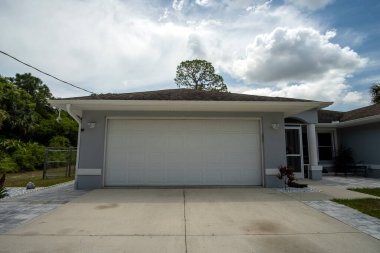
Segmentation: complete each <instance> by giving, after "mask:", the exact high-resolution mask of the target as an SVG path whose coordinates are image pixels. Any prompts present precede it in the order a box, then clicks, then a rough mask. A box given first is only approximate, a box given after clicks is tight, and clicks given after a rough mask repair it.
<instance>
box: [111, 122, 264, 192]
mask: <svg viewBox="0 0 380 253" xmlns="http://www.w3.org/2000/svg"><path fill="white" fill-rule="evenodd" d="M106 148H107V150H106V174H105V185H106V186H130V185H261V184H262V182H261V181H262V180H261V160H260V157H261V151H260V127H259V122H258V121H257V120H244V119H241V120H240V119H234V120H226V119H223V120H220V119H214V120H203V119H202V120H194V119H189V120H182V119H181V120H172V119H170V120H153V119H147V120H141V119H138V120H135V119H133V120H132V119H125V120H121V119H110V120H108V130H107V145H106Z"/></svg>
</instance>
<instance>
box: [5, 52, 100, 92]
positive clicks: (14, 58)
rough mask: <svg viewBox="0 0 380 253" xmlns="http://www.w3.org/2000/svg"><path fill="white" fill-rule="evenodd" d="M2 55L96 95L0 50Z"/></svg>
mask: <svg viewBox="0 0 380 253" xmlns="http://www.w3.org/2000/svg"><path fill="white" fill-rule="evenodd" d="M0 53H2V54H3V55H6V56H8V57H10V58H12V59H13V60H15V61H18V62H20V63H22V64H24V65H26V66H28V67H30V68H32V69H35V70H37V71H38V72H41V73H42V74H44V75H47V76H50V77H52V78H54V79H56V80H58V81H60V82H62V83H65V84H68V85H70V86H72V87H74V88H77V89H80V90H83V91H85V92H88V93H91V94H95V92H92V91H89V90H86V89H84V88H81V87H79V86H77V85H75V84H72V83H69V82H66V81H64V80H62V79H60V78H58V77H55V76H53V75H50V74H49V73H46V72H45V71H42V70H40V69H38V68H36V67H33V66H32V65H30V64H28V63H26V62H23V61H21V60H19V59H17V58H16V57H14V56H12V55H10V54H8V53H6V52H3V51H1V50H0Z"/></svg>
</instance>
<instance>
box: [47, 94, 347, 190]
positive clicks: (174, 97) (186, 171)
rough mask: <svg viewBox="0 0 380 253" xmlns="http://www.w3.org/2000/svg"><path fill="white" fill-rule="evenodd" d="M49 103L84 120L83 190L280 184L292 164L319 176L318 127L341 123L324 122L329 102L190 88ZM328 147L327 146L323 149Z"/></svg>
mask: <svg viewBox="0 0 380 253" xmlns="http://www.w3.org/2000/svg"><path fill="white" fill-rule="evenodd" d="M50 103H51V104H52V105H53V106H55V107H57V108H60V109H63V110H66V111H67V112H68V113H69V114H70V115H71V116H72V117H73V118H74V119H75V120H76V121H77V122H78V123H79V126H80V127H79V129H80V131H79V140H78V159H77V170H76V187H77V188H79V189H83V188H101V187H112V186H170V185H171V186H180V185H198V186H199V185H257V186H265V187H276V186H279V185H280V183H281V182H280V181H279V180H278V179H277V177H276V175H277V173H278V169H277V168H278V166H280V165H286V164H287V165H288V166H292V167H293V168H294V169H295V172H296V175H297V177H300V178H301V177H305V176H307V177H309V178H312V179H320V178H321V176H322V166H319V165H318V148H317V147H318V146H317V145H318V140H317V135H316V133H317V132H316V126H317V131H318V133H319V131H321V132H323V131H325V130H326V131H329V133H330V132H333V133H335V131H336V130H335V129H336V127H338V126H336V125H334V124H336V123H334V124H330V125H328V126H327V125H326V127H324V125H323V126H322V124H320V123H319V122H318V111H319V110H320V109H322V108H324V107H327V106H329V105H331V104H332V103H331V102H319V101H310V100H303V99H291V98H281V97H265V96H254V95H244V94H234V93H220V92H209V91H196V90H190V89H172V90H160V91H149V92H136V93H125V94H101V95H91V96H87V97H77V98H67V99H55V100H50ZM332 114H334V112H332ZM337 114H339V113H337ZM334 119H335V118H334ZM342 124H343V123H342ZM338 125H339V124H338ZM321 136H322V135H321ZM320 138H321V140H322V139H323V138H324V137H320ZM331 138H333V137H331ZM334 138H335V135H334ZM320 142H321V141H320ZM320 144H321V143H320ZM328 147H329V146H328V145H327V144H326V147H325V146H322V145H321V146H319V150H320V152H325V149H327V148H328ZM333 149H334V147H333Z"/></svg>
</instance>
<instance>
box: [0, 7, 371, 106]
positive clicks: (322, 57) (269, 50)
mask: <svg viewBox="0 0 380 253" xmlns="http://www.w3.org/2000/svg"><path fill="white" fill-rule="evenodd" d="M204 6H207V8H204ZM47 16H48V17H49V19H48V22H47V18H46V17H47ZM279 27H287V28H279ZM320 30H321V28H320V27H319V25H318V21H316V20H314V19H313V18H310V16H309V15H305V14H303V12H302V11H301V10H300V9H298V8H294V7H293V6H292V5H287V4H285V5H282V6H278V5H275V6H272V5H271V1H266V0H255V1H253V0H222V1H212V0H209V1H206V0H203V1H201V0H198V1H197V2H195V1H188V0H174V1H170V2H169V3H166V4H162V2H161V1H150V0H140V1H128V2H127V1H121V0H109V1H104V0H93V1H77V0H66V1H58V0H41V1H36V2H35V1H33V2H32V1H27V0H25V1H24V0H18V1H12V0H4V1H0V32H1V34H2V35H4V36H2V38H1V40H0V48H1V49H3V50H5V51H8V52H9V53H11V54H13V55H15V56H18V57H19V58H21V59H24V60H25V61H27V62H30V63H32V64H33V65H36V66H38V67H40V68H41V69H43V70H46V71H47V72H49V73H52V74H55V75H57V76H59V77H61V78H62V79H65V80H67V81H70V82H73V83H75V84H78V85H81V86H83V87H84V88H88V89H90V90H94V91H95V92H127V91H137V90H154V89H162V88H174V87H176V86H175V84H174V82H173V79H174V77H175V70H176V66H177V65H178V64H179V63H180V62H181V61H183V60H187V59H192V58H202V59H205V60H208V61H210V62H212V63H213V65H214V66H215V68H216V69H217V70H218V71H219V72H222V73H223V74H224V73H229V74H231V75H232V77H238V78H242V79H244V80H245V81H246V83H245V84H244V85H243V86H242V87H240V88H239V87H236V86H234V84H233V83H234V81H231V82H230V83H229V84H230V87H229V88H230V89H231V90H237V89H240V90H239V91H241V92H244V91H246V92H249V91H250V92H257V93H258V94H261V95H278V96H280V95H281V96H291V97H300V98H303V97H304V98H311V99H317V98H320V99H324V100H335V99H339V100H340V101H342V103H351V101H355V96H354V95H355V94H350V95H347V94H348V93H349V92H353V90H352V89H351V87H349V86H348V85H347V83H346V77H347V76H348V75H349V74H351V73H353V72H354V71H355V70H356V69H357V68H359V67H360V66H362V65H363V64H364V63H365V60H364V59H362V58H360V57H359V56H358V55H357V54H356V53H355V52H354V51H352V50H350V49H349V48H342V47H340V46H339V45H337V44H333V43H331V42H330V39H331V38H332V36H333V35H334V34H333V33H325V32H320ZM9 62H10V60H9V59H4V58H0V70H1V71H2V72H1V73H0V74H3V75H4V74H7V75H14V74H15V73H18V72H24V71H25V69H26V68H24V67H22V66H20V65H19V64H16V63H12V64H10V63H9ZM26 71H29V70H26ZM33 74H35V72H33ZM36 74H37V73H36ZM37 75H39V74H37ZM39 76H41V75H39ZM41 77H43V80H44V81H45V82H47V83H48V84H49V85H50V87H51V89H52V91H53V94H54V95H56V96H73V95H78V92H76V91H75V90H73V89H71V88H69V87H68V88H66V89H65V88H63V87H65V86H63V85H62V84H59V85H58V84H57V83H56V82H55V81H52V80H51V79H49V78H46V77H44V76H41ZM226 77H227V78H226ZM225 79H231V76H228V75H227V74H226V76H225ZM236 83H238V81H236ZM328 85H331V87H330V88H329V86H328ZM346 95H347V98H346V100H345V101H346V102H343V100H342V98H343V97H345V96H346ZM352 103H356V102H352Z"/></svg>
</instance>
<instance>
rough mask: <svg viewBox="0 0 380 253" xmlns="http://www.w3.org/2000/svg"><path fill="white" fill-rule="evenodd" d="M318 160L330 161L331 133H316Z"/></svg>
mask: <svg viewBox="0 0 380 253" xmlns="http://www.w3.org/2000/svg"><path fill="white" fill-rule="evenodd" d="M318 153H319V160H325V161H326V160H327V161H328V160H332V159H333V154H334V146H333V135H332V133H318Z"/></svg>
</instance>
